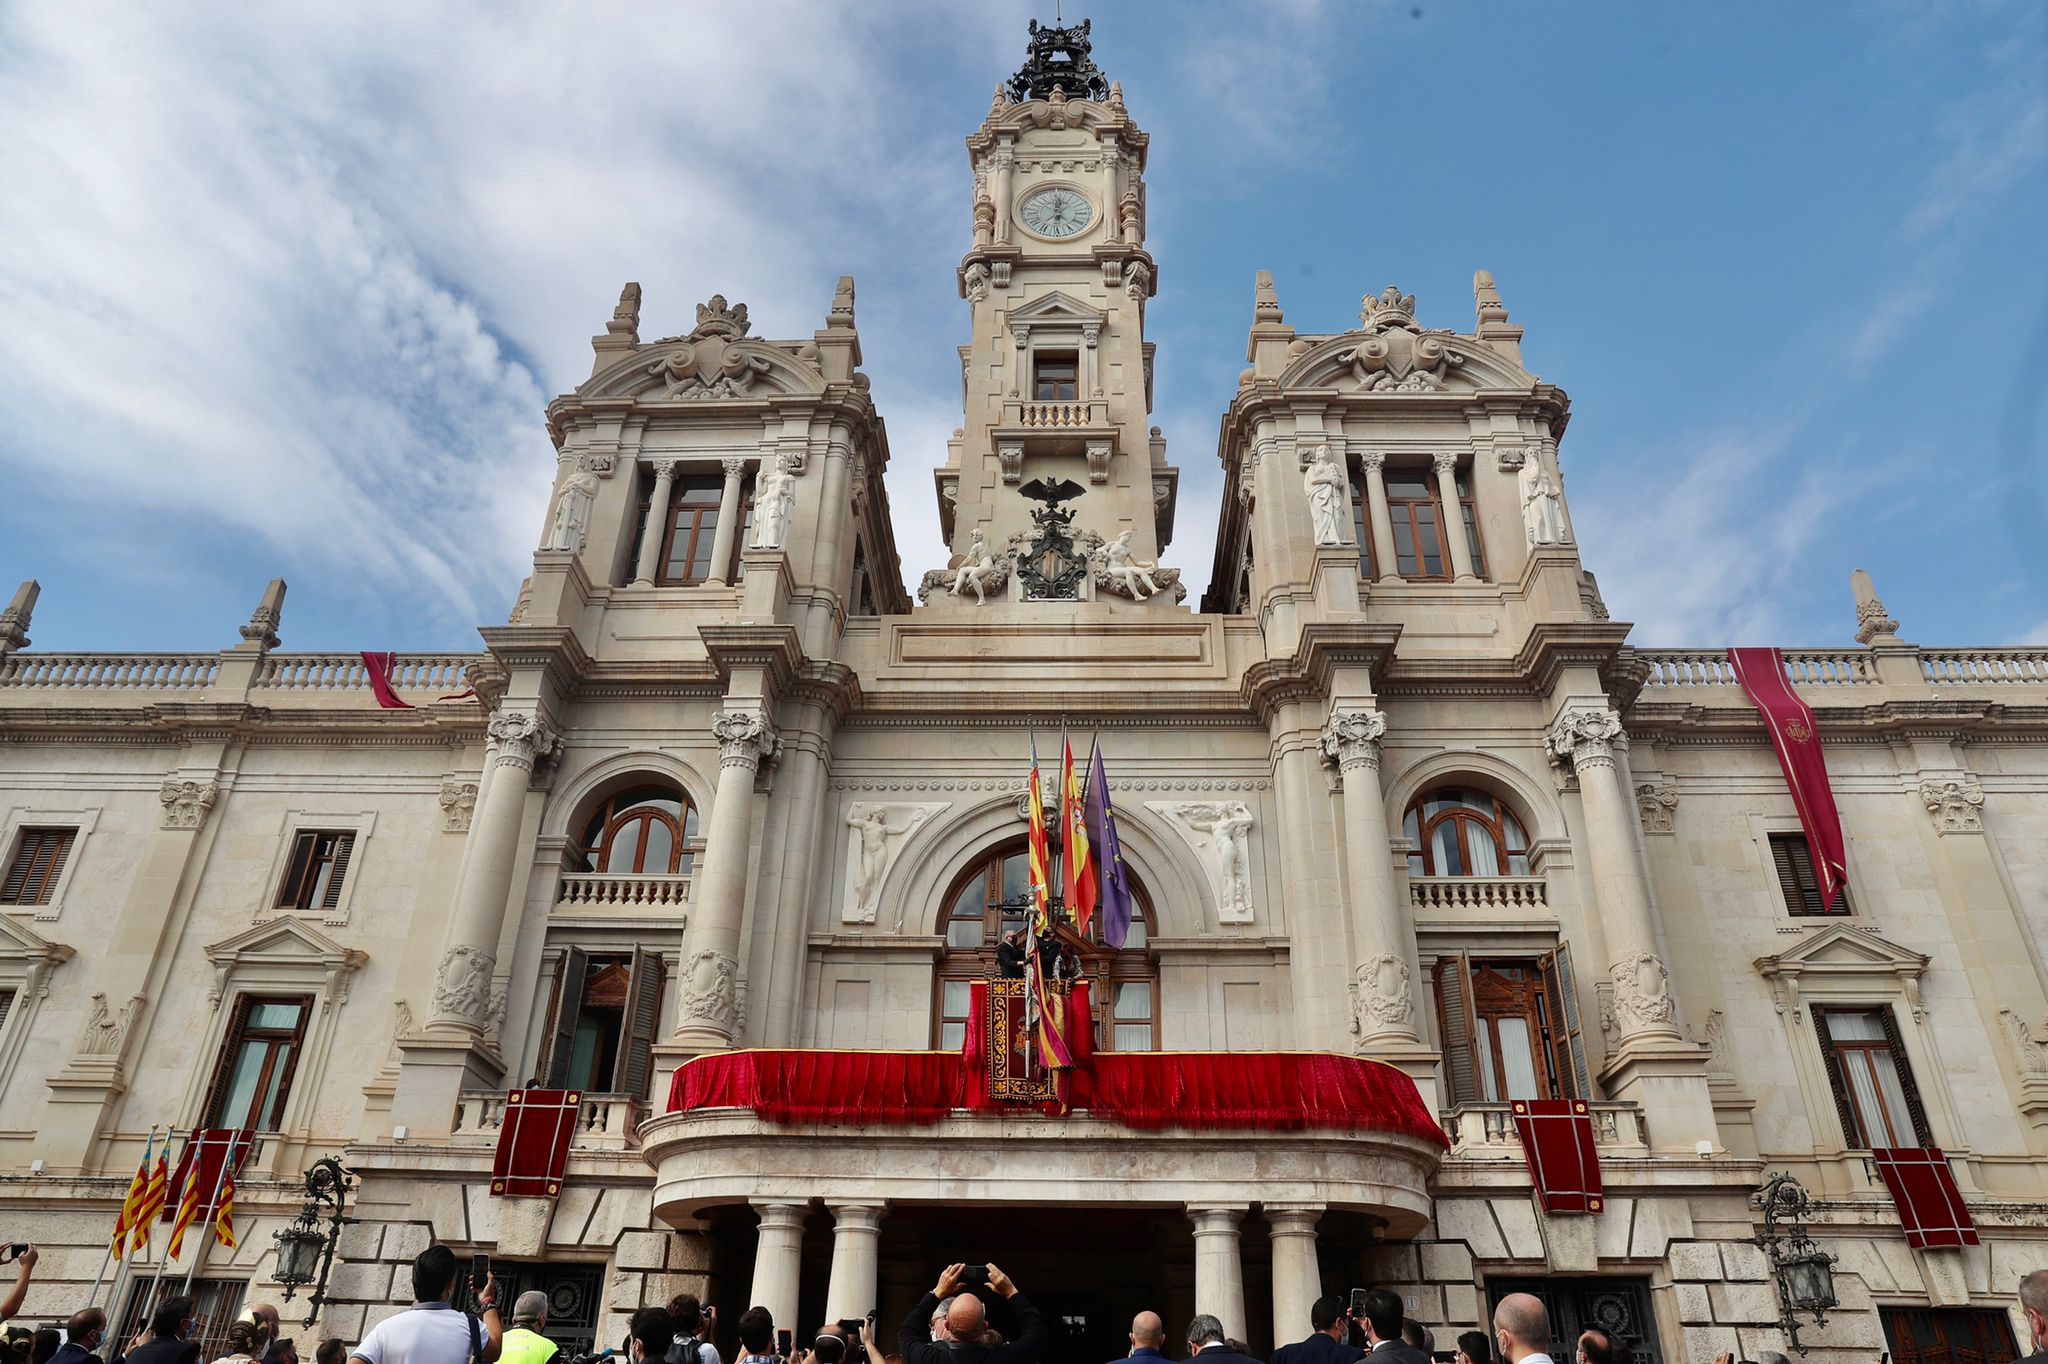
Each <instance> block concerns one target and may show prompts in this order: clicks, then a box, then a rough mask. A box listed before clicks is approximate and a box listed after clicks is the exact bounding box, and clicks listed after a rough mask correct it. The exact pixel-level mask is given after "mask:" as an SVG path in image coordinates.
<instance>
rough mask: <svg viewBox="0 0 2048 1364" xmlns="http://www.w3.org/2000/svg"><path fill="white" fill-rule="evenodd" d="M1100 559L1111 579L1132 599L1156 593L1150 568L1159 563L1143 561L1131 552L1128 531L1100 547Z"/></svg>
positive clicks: (1143, 598)
mask: <svg viewBox="0 0 2048 1364" xmlns="http://www.w3.org/2000/svg"><path fill="white" fill-rule="evenodd" d="M1102 561H1103V567H1104V568H1105V569H1106V570H1107V571H1108V573H1109V576H1110V579H1111V581H1112V582H1114V583H1115V584H1117V585H1119V586H1121V587H1122V588H1123V590H1124V593H1125V595H1127V596H1129V597H1130V599H1131V600H1132V601H1143V600H1145V598H1147V597H1149V596H1154V595H1157V593H1158V591H1159V584H1158V583H1156V582H1154V581H1153V580H1152V570H1153V569H1155V568H1157V567H1159V565H1158V564H1157V563H1149V564H1148V563H1145V562H1143V561H1142V560H1140V559H1139V558H1138V556H1137V555H1135V554H1133V553H1131V533H1130V532H1129V531H1124V532H1122V533H1121V534H1119V535H1118V536H1117V537H1116V539H1114V540H1111V541H1110V542H1109V543H1108V544H1106V545H1104V546H1103V547H1102Z"/></svg>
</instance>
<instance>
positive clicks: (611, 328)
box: [604, 284, 640, 343]
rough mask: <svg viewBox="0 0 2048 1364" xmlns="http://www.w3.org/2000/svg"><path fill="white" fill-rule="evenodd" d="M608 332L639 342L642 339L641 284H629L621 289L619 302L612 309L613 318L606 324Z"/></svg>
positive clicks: (605, 327)
mask: <svg viewBox="0 0 2048 1364" xmlns="http://www.w3.org/2000/svg"><path fill="white" fill-rule="evenodd" d="M604 329H605V331H606V332H608V333H610V334H611V335H613V336H623V337H625V338H626V339H628V340H629V341H633V342H635V343H637V342H638V341H639V340H640V286H639V285H638V284H628V285H627V286H626V287H625V288H623V289H621V290H619V304H618V306H617V307H616V308H613V309H612V320H611V321H609V322H607V323H605V324H604Z"/></svg>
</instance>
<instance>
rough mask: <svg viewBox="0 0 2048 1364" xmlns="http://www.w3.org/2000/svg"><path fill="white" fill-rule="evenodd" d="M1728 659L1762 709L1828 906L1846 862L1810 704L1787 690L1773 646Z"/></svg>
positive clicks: (1842, 877) (1839, 820)
mask: <svg viewBox="0 0 2048 1364" xmlns="http://www.w3.org/2000/svg"><path fill="white" fill-rule="evenodd" d="M1728 663H1729V666H1730V667H1732V668H1734V669H1735V680H1736V681H1737V682H1739V683H1741V684H1742V690H1743V693H1744V694H1745V695H1747V696H1748V697H1749V699H1750V701H1751V702H1752V703H1753V704H1754V705H1755V706H1756V708H1757V709H1758V710H1759V711H1761V712H1762V713H1763V717H1764V728H1765V729H1767V730H1769V731H1770V735H1771V747H1772V748H1773V749H1775V750H1776V751H1777V754H1778V766H1779V767H1780V768H1782V769H1783V770H1784V773H1785V785H1786V786H1787V787H1789V788H1791V791H1792V805H1793V808H1795V809H1796V810H1798V812H1799V827H1800V828H1801V829H1803V830H1805V832H1806V843H1807V846H1808V847H1809V848H1811V849H1812V850H1813V865H1814V870H1815V873H1816V874H1817V875H1818V876H1819V877H1820V904H1821V908H1822V909H1824V910H1826V909H1832V908H1834V904H1835V897H1836V896H1838V895H1840V894H1841V893H1842V883H1843V882H1844V881H1846V880H1848V877H1849V863H1848V857H1847V850H1846V848H1845V847H1844V845H1843V842H1842V818H1841V816H1840V815H1839V814H1837V813H1836V811H1835V791H1834V788H1833V787H1832V786H1830V785H1829V784H1828V768H1827V763H1826V762H1825V761H1823V760H1822V758H1821V752H1820V726H1819V725H1818V724H1816V723H1815V722H1814V718H1813V709H1812V707H1810V706H1808V705H1807V704H1806V703H1805V702H1804V701H1802V700H1800V699H1799V697H1798V695H1797V694H1796V693H1794V692H1793V690H1792V683H1791V680H1790V679H1789V678H1787V677H1786V676H1785V659H1784V656H1783V655H1782V654H1780V653H1779V652H1778V651H1777V650H1776V649H1730V650H1729V651H1728Z"/></svg>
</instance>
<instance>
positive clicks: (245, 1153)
mask: <svg viewBox="0 0 2048 1364" xmlns="http://www.w3.org/2000/svg"><path fill="white" fill-rule="evenodd" d="M255 1142H256V1133H255V1132H254V1131H253V1130H251V1129H249V1128H246V1127H241V1128H236V1127H202V1128H200V1129H199V1130H198V1131H196V1132H194V1133H193V1134H192V1136H191V1138H190V1140H188V1141H187V1142H186V1143H185V1149H184V1150H182V1151H180V1152H179V1153H178V1163H177V1164H176V1165H174V1166H172V1167H171V1179H170V1182H169V1183H168V1184H166V1185H165V1186H164V1189H165V1198H164V1204H163V1208H162V1211H161V1212H160V1214H159V1217H158V1220H160V1221H163V1222H167V1223H168V1222H175V1221H176V1220H177V1217H178V1205H179V1203H180V1202H181V1201H182V1200H183V1199H184V1196H185V1183H186V1181H187V1180H190V1181H192V1183H193V1184H194V1185H195V1186H196V1187H197V1188H198V1190H199V1192H198V1194H197V1195H196V1197H197V1198H198V1199H199V1211H198V1214H197V1217H196V1218H195V1220H196V1221H198V1222H201V1223H205V1222H210V1221H212V1220H213V1215H214V1213H216V1212H217V1211H219V1207H218V1204H217V1202H216V1197H215V1196H216V1194H217V1193H218V1192H219V1189H220V1180H221V1167H222V1166H223V1165H224V1164H226V1163H227V1162H228V1161H229V1159H230V1158H231V1157H232V1159H233V1162H234V1163H233V1165H232V1167H230V1168H233V1169H237V1170H239V1169H241V1168H242V1162H243V1161H245V1160H247V1159H248V1158H249V1148H250V1147H251V1146H253V1145H254V1144H255Z"/></svg>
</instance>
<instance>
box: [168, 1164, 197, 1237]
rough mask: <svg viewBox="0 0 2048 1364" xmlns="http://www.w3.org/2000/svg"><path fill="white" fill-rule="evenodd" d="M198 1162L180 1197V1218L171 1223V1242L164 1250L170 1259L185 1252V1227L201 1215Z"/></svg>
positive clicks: (187, 1177)
mask: <svg viewBox="0 0 2048 1364" xmlns="http://www.w3.org/2000/svg"><path fill="white" fill-rule="evenodd" d="M197 1164H198V1163H197V1162H196V1161H195V1162H194V1168H193V1169H192V1170H191V1171H190V1172H188V1173H187V1174H186V1176H185V1192H184V1194H183V1195H182V1196H181V1197H180V1198H179V1199H178V1220H177V1221H176V1222H173V1223H172V1224H171V1244H170V1245H169V1246H168V1247H166V1248H165V1250H164V1255H165V1256H166V1257H167V1258H169V1259H173V1260H175V1259H177V1258H178V1257H179V1256H180V1255H181V1254H183V1253H184V1250H185V1228H187V1227H189V1226H191V1225H192V1223H193V1222H194V1221H196V1220H198V1217H199V1171H198V1169H197Z"/></svg>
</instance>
